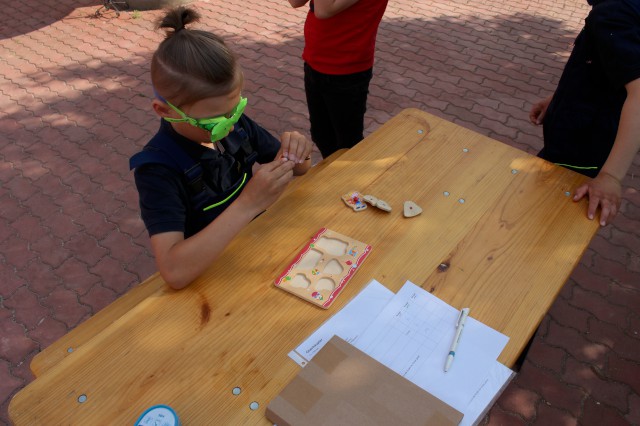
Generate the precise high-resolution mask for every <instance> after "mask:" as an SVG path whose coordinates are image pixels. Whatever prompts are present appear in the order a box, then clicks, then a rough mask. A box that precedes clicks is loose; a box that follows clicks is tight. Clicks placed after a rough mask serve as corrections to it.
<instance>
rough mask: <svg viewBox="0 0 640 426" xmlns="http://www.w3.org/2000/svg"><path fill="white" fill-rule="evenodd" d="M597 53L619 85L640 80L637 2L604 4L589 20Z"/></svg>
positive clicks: (626, 1) (598, 7)
mask: <svg viewBox="0 0 640 426" xmlns="http://www.w3.org/2000/svg"><path fill="white" fill-rule="evenodd" d="M587 25H588V26H590V28H591V31H590V35H591V36H592V37H593V40H594V44H595V49H596V54H597V55H598V56H599V57H600V58H601V60H602V63H603V64H604V67H605V72H606V73H607V76H608V77H609V78H610V79H611V81H612V82H613V83H614V84H615V85H616V86H624V85H626V84H627V83H629V82H631V81H633V80H635V79H637V78H640V6H638V2H637V1H635V2H634V1H630V0H619V1H605V2H602V3H600V4H598V5H596V6H595V7H594V9H593V11H592V12H591V14H590V16H589V17H588V18H587Z"/></svg>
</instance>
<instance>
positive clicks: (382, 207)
mask: <svg viewBox="0 0 640 426" xmlns="http://www.w3.org/2000/svg"><path fill="white" fill-rule="evenodd" d="M376 207H377V208H379V209H380V210H384V211H385V212H390V211H391V206H390V205H389V204H388V203H387V202H386V201H383V200H378V201H377V202H376Z"/></svg>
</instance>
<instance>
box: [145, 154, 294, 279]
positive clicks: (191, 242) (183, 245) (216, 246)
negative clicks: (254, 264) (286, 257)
mask: <svg viewBox="0 0 640 426" xmlns="http://www.w3.org/2000/svg"><path fill="white" fill-rule="evenodd" d="M293 168H294V163H293V161H287V160H284V159H277V160H275V161H273V162H271V163H268V164H265V165H263V167H261V168H260V169H259V170H258V171H257V172H256V174H255V175H254V176H253V178H251V180H249V182H248V183H247V186H246V187H245V188H244V190H243V191H242V193H241V194H240V196H239V197H238V198H237V199H236V200H235V201H234V202H233V203H231V205H230V206H229V207H228V208H227V209H226V210H225V211H224V212H222V214H220V216H218V217H217V218H216V219H215V220H214V221H213V222H211V223H210V224H209V225H208V226H207V227H206V228H204V229H203V230H202V231H200V232H198V233H197V234H195V235H193V236H191V237H190V238H188V239H186V240H185V239H184V234H183V233H182V232H163V233H160V234H155V235H153V236H152V237H151V248H152V250H153V254H154V256H155V258H156V264H157V266H158V270H159V271H160V275H162V278H164V280H165V281H166V282H167V284H169V285H170V286H171V287H172V288H174V289H181V288H184V287H186V286H187V285H188V284H189V283H191V282H192V281H193V280H195V279H196V278H197V277H198V276H200V275H201V274H202V273H203V272H204V271H205V270H206V269H207V268H208V267H209V266H211V264H212V263H213V262H214V261H215V260H216V259H217V258H218V256H219V255H220V253H222V251H223V250H224V249H225V248H226V247H227V245H228V244H229V243H230V242H231V240H232V239H233V238H234V237H235V236H236V235H237V234H238V232H240V231H241V230H242V228H244V227H245V226H246V225H247V224H248V223H249V222H251V221H252V220H253V218H255V217H256V216H257V215H259V214H260V213H262V212H263V211H264V210H265V209H266V208H267V207H269V206H270V205H271V204H273V203H274V202H275V201H276V200H277V199H278V197H280V194H282V192H283V191H284V189H285V188H286V186H287V184H288V183H289V182H290V181H291V179H292V175H293V172H292V171H293Z"/></svg>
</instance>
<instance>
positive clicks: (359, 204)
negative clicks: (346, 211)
mask: <svg viewBox="0 0 640 426" xmlns="http://www.w3.org/2000/svg"><path fill="white" fill-rule="evenodd" d="M342 201H344V203H345V204H346V205H347V206H348V207H351V208H352V209H353V210H355V211H357V212H359V211H360V210H364V209H366V208H367V205H366V204H365V203H364V201H362V196H361V195H360V193H359V192H358V191H349V192H347V193H346V194H344V195H343V196H342Z"/></svg>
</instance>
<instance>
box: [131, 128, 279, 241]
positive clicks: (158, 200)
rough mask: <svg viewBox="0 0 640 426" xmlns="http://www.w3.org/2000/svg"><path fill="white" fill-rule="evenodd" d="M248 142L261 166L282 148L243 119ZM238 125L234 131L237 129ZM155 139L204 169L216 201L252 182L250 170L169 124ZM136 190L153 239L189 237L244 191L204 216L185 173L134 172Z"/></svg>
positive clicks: (161, 168)
mask: <svg viewBox="0 0 640 426" xmlns="http://www.w3.org/2000/svg"><path fill="white" fill-rule="evenodd" d="M236 126H241V127H242V128H243V129H244V130H245V132H246V133H247V135H248V137H249V141H250V143H251V146H252V148H253V150H254V151H255V152H256V153H257V155H258V156H257V160H256V161H257V162H258V163H268V162H271V161H273V160H274V159H275V156H276V154H277V153H278V151H279V149H280V141H279V140H278V139H276V138H275V137H273V136H272V135H271V134H270V133H269V132H268V131H266V130H265V129H263V128H262V127H260V126H259V125H258V124H256V123H255V122H254V121H253V120H251V119H250V118H248V117H247V116H246V115H243V116H242V117H241V119H240V121H238V123H237V124H236ZM236 126H234V127H236ZM155 137H161V138H167V139H168V140H170V141H171V142H172V143H175V144H177V145H178V146H179V147H180V149H182V150H183V151H184V152H185V153H186V154H188V155H189V157H191V158H192V159H193V160H194V162H199V163H200V164H201V165H202V169H203V173H202V177H203V179H204V183H205V184H206V185H207V187H208V190H209V192H211V193H212V194H213V197H212V202H216V201H218V200H223V199H224V198H226V197H227V196H228V195H229V194H231V193H233V191H234V190H235V189H236V188H237V187H238V186H239V185H240V183H241V181H242V179H243V176H244V173H247V178H246V179H247V182H248V181H249V179H251V177H252V173H251V166H250V165H248V166H247V167H244V168H243V167H242V165H241V164H240V163H239V162H238V161H237V160H236V159H235V158H234V157H233V156H231V155H230V154H229V153H226V152H224V153H223V152H220V151H219V150H214V149H211V148H208V147H206V146H203V145H201V144H199V143H196V142H194V141H192V140H190V139H187V138H185V137H183V136H181V135H180V134H178V133H177V132H176V131H175V130H174V129H173V127H172V126H171V124H170V123H168V122H166V121H165V120H160V129H159V130H158V133H157V134H156V136H155ZM134 178H135V183H136V187H137V188H138V195H139V197H140V212H141V216H142V220H143V221H144V224H145V226H146V228H147V231H148V232H149V236H152V235H155V234H160V233H163V232H172V231H178V232H183V233H184V236H185V238H188V237H190V236H192V235H194V234H196V233H198V232H199V231H200V230H202V229H203V228H204V227H205V226H207V225H208V224H209V223H211V222H212V221H213V220H214V219H215V218H216V217H217V216H218V215H219V214H220V213H222V212H223V211H224V210H225V209H226V208H227V207H228V206H229V205H230V204H231V203H232V202H233V200H235V199H236V198H237V197H238V196H239V195H240V193H241V192H242V189H244V187H245V186H246V182H245V184H244V186H242V188H241V189H240V190H239V191H238V192H237V193H236V194H235V196H234V197H233V198H231V199H230V200H229V201H228V202H226V203H224V204H223V205H221V206H220V207H217V208H215V209H212V210H210V211H207V212H204V211H202V209H196V208H195V206H193V205H192V203H193V200H192V195H191V194H190V191H189V188H188V180H187V178H186V176H185V175H184V173H183V171H182V170H178V169H177V168H174V167H169V166H167V165H164V164H145V165H142V166H140V167H138V168H136V170H135V172H134Z"/></svg>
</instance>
